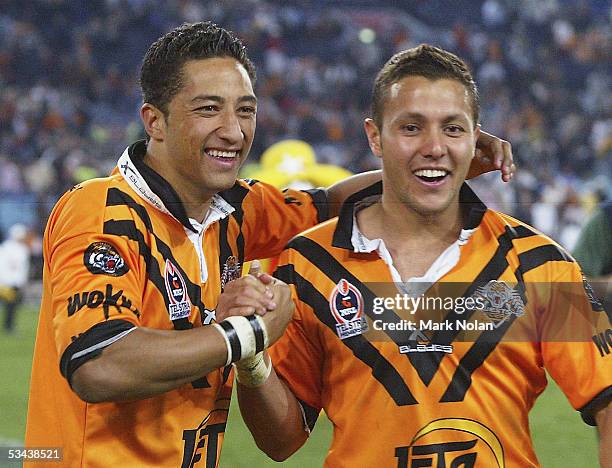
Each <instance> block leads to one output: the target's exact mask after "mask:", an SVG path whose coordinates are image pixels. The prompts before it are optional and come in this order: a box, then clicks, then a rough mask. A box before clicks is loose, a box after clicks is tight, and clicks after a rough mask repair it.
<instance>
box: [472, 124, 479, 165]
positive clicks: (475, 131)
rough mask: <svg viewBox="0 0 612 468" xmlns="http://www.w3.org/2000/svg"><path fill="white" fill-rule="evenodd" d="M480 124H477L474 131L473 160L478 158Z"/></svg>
mask: <svg viewBox="0 0 612 468" xmlns="http://www.w3.org/2000/svg"><path fill="white" fill-rule="evenodd" d="M480 129H481V126H480V124H476V128H475V129H474V154H473V155H472V159H473V158H474V156H476V144H477V143H478V138H480Z"/></svg>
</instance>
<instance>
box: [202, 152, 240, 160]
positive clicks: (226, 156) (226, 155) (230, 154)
mask: <svg viewBox="0 0 612 468" xmlns="http://www.w3.org/2000/svg"><path fill="white" fill-rule="evenodd" d="M206 154H207V155H208V156H210V157H213V158H217V159H235V158H237V157H238V151H219V150H207V151H206Z"/></svg>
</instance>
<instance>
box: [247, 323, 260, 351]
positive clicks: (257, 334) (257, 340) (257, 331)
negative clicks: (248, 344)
mask: <svg viewBox="0 0 612 468" xmlns="http://www.w3.org/2000/svg"><path fill="white" fill-rule="evenodd" d="M247 320H248V321H249V323H250V324H251V328H252V329H253V333H255V353H259V352H260V351H263V350H264V331H263V328H261V324H260V323H259V320H258V319H257V317H256V316H255V315H249V316H248V317H247Z"/></svg>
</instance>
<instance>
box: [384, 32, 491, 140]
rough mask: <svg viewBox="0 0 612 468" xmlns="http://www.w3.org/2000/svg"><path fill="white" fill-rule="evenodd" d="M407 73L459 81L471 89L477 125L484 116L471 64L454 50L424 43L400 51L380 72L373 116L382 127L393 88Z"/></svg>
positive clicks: (432, 78)
mask: <svg viewBox="0 0 612 468" xmlns="http://www.w3.org/2000/svg"><path fill="white" fill-rule="evenodd" d="M406 76H422V77H424V78H427V79H429V80H440V79H450V80H455V81H458V82H459V83H461V84H462V85H464V86H465V88H466V89H467V91H468V94H469V96H470V101H471V102H470V104H471V107H472V117H473V118H474V125H476V124H478V119H479V117H480V101H479V97H478V89H477V87H476V83H475V82H474V78H473V77H472V73H471V72H470V69H469V67H468V66H467V64H466V63H465V62H464V61H463V60H461V59H460V58H459V57H457V56H456V55H455V54H453V53H451V52H448V51H446V50H444V49H440V48H439V47H435V46H432V45H429V44H421V45H419V46H417V47H414V48H412V49H407V50H403V51H401V52H398V53H397V54H395V55H394V56H393V57H391V58H390V59H389V60H388V61H387V63H385V65H384V66H383V67H382V68H381V70H380V71H379V72H378V75H377V76H376V80H375V81H374V88H373V91H372V118H373V119H374V123H375V124H376V126H377V127H378V128H382V123H383V122H382V120H383V112H384V104H385V99H386V97H387V93H388V91H389V88H390V87H391V85H392V84H394V83H397V82H398V81H400V80H401V79H402V78H405V77H406Z"/></svg>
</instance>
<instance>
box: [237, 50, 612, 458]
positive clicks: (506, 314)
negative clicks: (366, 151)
mask: <svg viewBox="0 0 612 468" xmlns="http://www.w3.org/2000/svg"><path fill="white" fill-rule="evenodd" d="M373 96H374V98H373V112H372V114H373V119H366V121H365V131H366V133H367V136H368V140H369V143H370V148H371V150H372V152H373V153H374V154H375V155H376V156H377V157H379V158H381V159H382V164H383V176H382V184H380V183H378V184H375V185H373V186H371V187H369V188H367V189H365V190H363V191H361V192H360V193H357V194H355V195H354V196H352V197H350V198H349V200H348V201H347V202H346V203H345V204H344V206H343V207H342V209H341V212H340V216H339V218H338V219H336V220H331V221H328V222H327V223H323V224H321V225H319V226H317V227H315V228H313V229H310V230H308V231H306V232H304V233H302V234H300V235H299V236H297V237H295V238H294V239H293V240H292V241H291V242H290V243H289V244H288V246H287V248H286V249H285V251H284V252H283V253H282V254H281V256H280V259H279V266H278V268H277V270H276V272H275V276H276V277H278V278H279V279H281V280H283V281H284V282H286V283H287V284H289V286H290V287H291V289H292V295H293V297H294V301H295V303H296V312H295V315H294V318H293V320H292V322H291V323H290V324H289V326H288V328H287V330H286V332H285V334H284V335H283V336H282V337H281V339H280V340H279V341H278V342H277V343H276V344H275V345H274V346H273V347H272V348H270V350H269V354H270V357H271V362H272V363H273V365H274V368H273V369H271V363H270V361H269V359H268V358H267V357H265V356H264V362H265V363H266V365H267V366H269V367H270V371H269V375H267V376H266V377H265V378H259V379H252V378H250V375H249V373H248V372H247V370H245V369H244V368H242V369H239V372H238V374H237V376H238V378H237V380H238V398H239V402H240V408H241V411H242V415H243V418H244V420H245V422H246V423H247V425H248V427H249V428H250V430H251V432H252V434H253V436H254V438H255V441H256V443H257V445H258V446H259V447H260V448H261V449H262V450H264V451H265V452H266V453H267V454H268V455H269V456H270V457H272V458H273V459H275V460H283V459H285V458H287V457H288V456H290V455H291V454H292V453H293V452H295V451H296V450H297V449H298V448H299V447H300V446H301V445H302V444H303V443H304V441H305V440H306V439H307V437H308V434H309V433H310V430H312V428H313V427H314V424H315V422H316V420H317V417H318V415H319V413H320V410H321V409H324V410H325V412H326V414H327V416H328V418H329V419H330V420H331V422H332V424H333V427H334V433H333V439H332V442H331V446H330V450H329V452H328V455H327V458H326V461H325V465H326V466H381V467H382V466H384V467H391V466H397V467H416V466H438V467H441V466H470V467H473V466H486V467H493V466H497V467H503V466H513V467H524V466H538V461H537V458H536V455H535V453H534V450H533V446H532V442H531V439H530V435H529V424H528V417H527V416H528V412H529V410H530V409H531V407H532V406H533V404H534V401H535V399H536V397H537V396H538V395H539V394H540V393H541V392H542V391H543V389H544V387H545V386H546V372H545V369H546V370H548V372H549V373H550V374H551V375H552V377H553V378H554V379H555V380H556V381H557V383H558V384H559V385H560V387H561V388H562V389H563V391H564V392H565V393H566V395H567V397H568V399H569V400H570V402H571V404H572V405H573V406H574V407H575V408H576V409H578V410H579V411H580V412H581V414H582V417H583V419H584V420H585V421H586V422H587V423H588V424H591V425H597V427H598V430H599V433H600V437H601V463H602V466H610V465H609V463H610V458H609V457H610V453H611V452H612V441H611V440H610V438H611V434H612V431H611V428H610V425H611V424H612V416H611V414H612V411H611V410H610V407H609V402H610V397H611V396H612V380H611V377H612V361H611V360H610V356H609V355H605V354H604V353H600V351H599V348H598V346H596V345H595V344H594V343H593V340H592V339H591V338H592V337H593V336H596V337H599V336H600V335H601V334H604V335H605V333H607V331H606V330H609V329H610V321H609V319H608V317H607V316H606V314H605V313H604V312H603V311H602V310H601V307H600V305H599V304H597V303H596V301H595V300H594V299H593V297H592V296H591V294H590V290H589V288H588V285H587V284H586V283H583V280H582V276H581V274H580V269H579V267H578V265H577V264H576V262H575V261H574V260H573V259H572V258H571V257H570V256H569V255H568V254H567V253H566V252H565V251H564V250H563V249H562V248H561V247H559V246H558V245H557V244H556V243H554V242H553V241H552V240H550V239H548V238H547V237H545V236H543V235H541V234H539V233H537V232H536V231H535V230H533V229H532V228H531V227H529V226H527V225H525V224H523V223H521V222H519V221H517V220H515V219H513V218H511V217H510V216H507V215H505V214H503V213H499V212H496V211H493V210H490V209H487V207H486V206H485V205H484V204H483V203H482V202H481V201H480V200H479V199H478V197H477V196H476V195H475V194H474V192H472V190H471V189H470V188H469V186H468V185H467V184H465V178H466V175H467V173H468V170H469V166H470V162H471V161H472V158H473V157H474V153H475V148H476V141H477V138H478V133H479V128H478V125H477V123H478V114H479V110H478V94H477V90H476V86H475V84H474V81H473V79H472V77H471V74H470V72H469V70H468V67H467V66H466V65H465V63H463V61H461V60H460V59H459V58H458V57H456V56H455V55H453V54H451V53H449V52H447V51H444V50H442V49H439V48H436V47H432V46H429V45H421V46H419V47H416V48H414V49H410V50H406V51H403V52H400V53H398V54H396V55H394V56H393V57H392V58H391V59H390V60H389V61H388V62H387V63H386V65H385V66H384V67H383V69H382V70H381V71H380V72H379V74H378V77H377V79H376V82H375V85H374V92H373Z"/></svg>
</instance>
